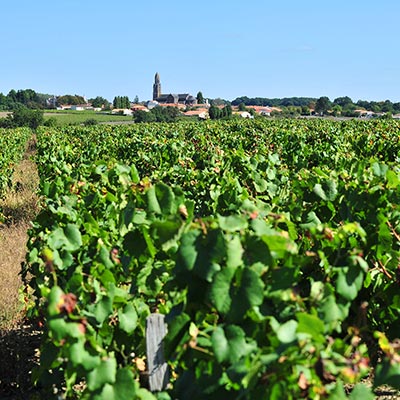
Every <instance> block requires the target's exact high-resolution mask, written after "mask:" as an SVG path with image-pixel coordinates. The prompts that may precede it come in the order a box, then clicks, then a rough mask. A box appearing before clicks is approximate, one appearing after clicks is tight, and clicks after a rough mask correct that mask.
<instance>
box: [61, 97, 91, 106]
mask: <svg viewBox="0 0 400 400" xmlns="http://www.w3.org/2000/svg"><path fill="white" fill-rule="evenodd" d="M85 103H86V100H85V99H84V98H83V97H82V96H80V95H78V94H75V95H71V94H65V95H63V96H58V97H57V105H58V106H61V105H63V104H68V105H78V104H85Z"/></svg>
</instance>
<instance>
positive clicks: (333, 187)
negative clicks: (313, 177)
mask: <svg viewBox="0 0 400 400" xmlns="http://www.w3.org/2000/svg"><path fill="white" fill-rule="evenodd" d="M313 190H314V193H315V194H316V195H317V196H318V197H320V198H321V199H322V200H325V201H334V200H335V198H336V196H337V194H338V191H337V184H336V182H335V181H333V180H331V179H330V180H327V181H325V182H323V183H322V184H321V183H317V184H316V185H315V186H314V189H313Z"/></svg>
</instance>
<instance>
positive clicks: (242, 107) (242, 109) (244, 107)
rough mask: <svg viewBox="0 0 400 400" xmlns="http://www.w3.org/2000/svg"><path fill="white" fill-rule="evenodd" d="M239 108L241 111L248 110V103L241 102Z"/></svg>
mask: <svg viewBox="0 0 400 400" xmlns="http://www.w3.org/2000/svg"><path fill="white" fill-rule="evenodd" d="M238 110H239V111H246V104H244V103H240V104H239V106H238Z"/></svg>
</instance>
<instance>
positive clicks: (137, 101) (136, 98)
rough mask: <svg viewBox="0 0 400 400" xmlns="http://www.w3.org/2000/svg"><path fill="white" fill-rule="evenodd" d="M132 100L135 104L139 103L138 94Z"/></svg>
mask: <svg viewBox="0 0 400 400" xmlns="http://www.w3.org/2000/svg"><path fill="white" fill-rule="evenodd" d="M133 102H134V103H135V104H139V96H138V95H136V96H135V98H134V99H133Z"/></svg>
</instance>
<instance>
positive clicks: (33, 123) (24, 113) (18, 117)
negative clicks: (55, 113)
mask: <svg viewBox="0 0 400 400" xmlns="http://www.w3.org/2000/svg"><path fill="white" fill-rule="evenodd" d="M43 121H44V118H43V111H41V110H30V109H28V108H19V109H17V110H14V111H13V113H12V114H9V115H8V116H7V117H6V118H5V119H3V121H1V124H0V126H2V127H4V128H17V127H23V126H26V127H29V128H31V129H37V128H38V127H39V126H40V125H42V124H43Z"/></svg>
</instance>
